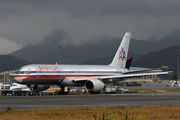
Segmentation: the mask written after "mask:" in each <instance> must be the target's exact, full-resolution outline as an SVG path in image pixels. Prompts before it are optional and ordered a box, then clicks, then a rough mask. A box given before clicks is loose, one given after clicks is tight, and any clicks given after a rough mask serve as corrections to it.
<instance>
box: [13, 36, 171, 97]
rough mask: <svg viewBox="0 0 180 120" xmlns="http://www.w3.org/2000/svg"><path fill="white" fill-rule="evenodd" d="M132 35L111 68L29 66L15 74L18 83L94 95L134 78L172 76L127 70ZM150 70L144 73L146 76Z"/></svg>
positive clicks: (125, 38) (36, 87)
mask: <svg viewBox="0 0 180 120" xmlns="http://www.w3.org/2000/svg"><path fill="white" fill-rule="evenodd" d="M130 38H131V33H125V35H124V37H123V39H122V42H121V44H120V46H119V48H118V50H117V52H116V54H115V56H114V59H113V60H112V62H111V64H109V65H66V64H30V65H26V66H23V67H21V68H20V69H19V72H18V73H17V74H14V75H13V76H14V80H15V82H17V83H19V84H25V85H27V86H28V87H30V89H31V90H32V91H33V90H36V89H41V90H46V89H47V88H48V87H49V86H50V85H59V86H60V88H61V90H62V93H63V92H64V87H65V86H74V87H75V86H85V87H86V89H87V90H88V91H90V92H91V93H93V92H98V91H101V90H103V89H104V88H105V87H106V84H109V83H112V82H118V81H122V80H125V79H127V78H132V77H142V76H149V75H159V74H168V73H169V72H150V73H139V72H144V70H143V71H130V70H129V69H127V68H125V67H126V60H127V55H128V50H129V44H130ZM147 71H148V70H145V72H147Z"/></svg>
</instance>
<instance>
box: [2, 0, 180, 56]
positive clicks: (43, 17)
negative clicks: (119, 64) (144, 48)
mask: <svg viewBox="0 0 180 120" xmlns="http://www.w3.org/2000/svg"><path fill="white" fill-rule="evenodd" d="M179 6H180V1H178V0H173V1H172V0H164V1H163V2H162V1H160V0H156V1H147V0H136V2H134V0H128V1H123V0H118V1H117V0H111V1H109V0H104V1H99V0H91V1H84V0H76V1H74V0H68V1H58V0H51V1H49V0H38V1H37V0H31V1H25V0H16V1H13V0H8V1H7V0H0V38H5V39H7V40H10V41H14V42H16V43H17V44H21V45H20V46H22V45H27V44H38V43H40V42H41V41H42V40H43V39H44V38H46V37H47V36H48V35H49V34H51V33H52V32H53V30H55V29H60V30H63V31H65V32H66V33H67V34H69V35H70V36H71V39H72V42H73V43H74V44H77V45H78V44H81V43H83V42H87V41H91V42H93V41H95V40H98V38H102V37H110V38H117V37H119V38H120V37H122V36H123V35H124V33H125V32H131V33H132V37H133V38H136V39H145V40H147V39H148V38H150V37H151V35H152V34H154V33H155V32H157V31H159V30H164V29H167V30H169V31H173V30H175V29H177V28H179V26H180V24H179V21H180V15H179V12H178V11H180V7H179ZM2 44H3V43H2ZM0 54H1V52H0Z"/></svg>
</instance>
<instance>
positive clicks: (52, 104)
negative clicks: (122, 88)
mask: <svg viewBox="0 0 180 120" xmlns="http://www.w3.org/2000/svg"><path fill="white" fill-rule="evenodd" d="M166 104H180V93H179V92H177V93H175V92H174V93H124V94H97V95H56V96H2V97H0V110H6V108H7V106H10V107H12V109H31V108H56V107H76V106H146V105H166Z"/></svg>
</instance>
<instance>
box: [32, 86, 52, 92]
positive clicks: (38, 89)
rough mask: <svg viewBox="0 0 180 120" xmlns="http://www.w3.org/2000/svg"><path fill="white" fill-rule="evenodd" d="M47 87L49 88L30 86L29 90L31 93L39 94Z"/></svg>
mask: <svg viewBox="0 0 180 120" xmlns="http://www.w3.org/2000/svg"><path fill="white" fill-rule="evenodd" d="M49 87H50V86H49V85H34V86H30V89H31V91H33V92H41V91H44V90H47V89H48V88H49Z"/></svg>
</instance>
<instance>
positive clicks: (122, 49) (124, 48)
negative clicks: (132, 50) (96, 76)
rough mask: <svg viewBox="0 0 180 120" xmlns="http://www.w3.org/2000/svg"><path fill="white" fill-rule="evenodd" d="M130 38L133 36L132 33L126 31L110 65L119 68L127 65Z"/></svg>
mask: <svg viewBox="0 0 180 120" xmlns="http://www.w3.org/2000/svg"><path fill="white" fill-rule="evenodd" d="M130 38H131V33H125V35H124V37H123V40H122V42H121V44H120V46H119V48H118V50H117V52H116V54H115V56H114V59H113V61H112V63H111V64H110V66H114V67H118V68H125V67H126V59H127V55H128V50H129V43H130Z"/></svg>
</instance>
